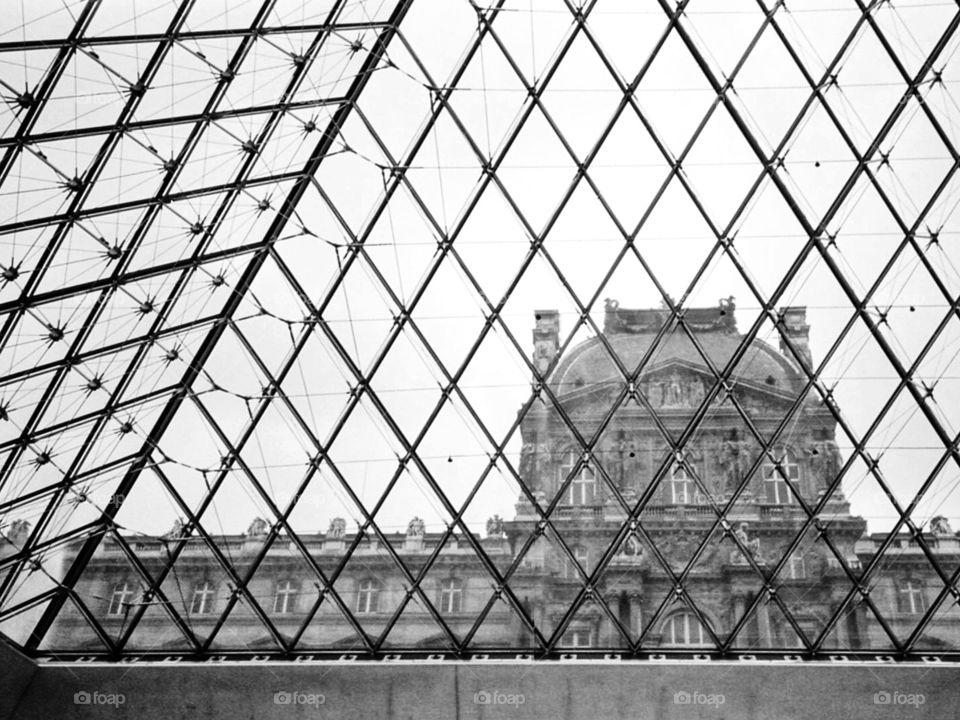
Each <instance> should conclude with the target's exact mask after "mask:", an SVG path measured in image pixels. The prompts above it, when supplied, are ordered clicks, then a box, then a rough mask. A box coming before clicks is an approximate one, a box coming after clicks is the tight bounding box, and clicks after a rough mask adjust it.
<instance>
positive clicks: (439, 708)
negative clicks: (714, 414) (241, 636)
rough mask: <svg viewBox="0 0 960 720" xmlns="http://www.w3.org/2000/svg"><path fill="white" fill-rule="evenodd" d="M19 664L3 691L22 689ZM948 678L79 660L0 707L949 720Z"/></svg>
mask: <svg viewBox="0 0 960 720" xmlns="http://www.w3.org/2000/svg"><path fill="white" fill-rule="evenodd" d="M18 667H19V666H11V667H10V668H8V669H6V670H5V673H6V674H5V677H8V676H9V677H10V678H12V679H13V680H14V682H15V683H19V684H15V685H7V684H6V682H5V683H4V686H3V692H2V693H0V695H3V696H6V697H8V698H9V697H14V696H16V695H17V694H18V693H19V690H18V688H22V687H23V681H24V677H27V676H26V674H23V675H22V676H20V675H17V669H18ZM958 679H960V667H958V666H957V665H947V664H931V665H889V664H884V663H869V664H868V663H857V664H850V665H836V664H829V663H823V664H802V665H801V664H799V663H796V664H795V663H787V662H780V663H765V664H760V663H750V662H724V663H721V662H704V663H690V662H688V663H685V664H681V663H667V662H656V663H655V662H649V661H646V662H644V661H638V662H609V663H603V662H600V663H592V664H590V663H577V662H548V663H533V662H530V663H523V662H509V663H506V662H493V661H466V662H457V663H454V662H442V661H441V662H427V661H423V662H417V661H411V662H396V663H392V662H389V661H384V662H378V663H357V662H354V663H351V662H341V663H329V662H317V663H289V664H266V663H263V664H256V663H216V664H212V663H203V664H192V665H187V664H169V665H166V666H163V665H157V664H151V665H148V664H139V663H138V664H129V665H124V664H117V665H94V664H83V663H80V664H70V665H69V666H67V665H42V666H41V667H40V668H39V670H38V671H37V672H36V673H35V674H34V675H33V678H32V682H30V681H29V678H28V680H27V682H29V684H28V686H27V687H26V690H25V692H23V693H22V695H21V696H20V697H19V701H18V702H17V704H16V708H15V709H14V710H13V712H12V714H11V713H10V712H9V709H10V703H9V701H7V702H6V703H5V704H4V705H3V706H0V707H3V709H4V711H5V712H6V714H4V715H0V717H3V719H4V720H6V718H7V717H13V718H18V719H19V718H28V719H31V720H32V719H33V718H37V719H40V718H112V719H116V720H119V719H121V718H136V719H138V720H153V719H154V718H157V719H158V720H159V719H160V718H163V720H171V719H173V718H175V719H181V718H183V719H186V718H191V719H193V718H211V719H213V718H217V719H219V718H223V719H224V720H235V719H237V718H277V719H279V720H297V719H300V718H350V719H353V718H367V719H371V720H372V719H378V720H379V719H380V718H384V719H393V718H396V719H398V720H399V719H401V718H403V719H407V718H416V719H417V720H429V719H431V718H443V719H444V720H487V719H493V718H507V719H510V720H514V719H516V720H523V719H528V718H530V719H532V718H549V719H550V720H554V719H556V720H574V719H576V720H581V719H588V720H593V719H597V720H607V719H608V718H609V719H614V718H624V719H626V718H629V719H630V720H646V719H648V718H649V719H651V720H653V719H656V720H673V719H686V718H713V719H717V720H719V719H720V718H723V719H725V720H732V719H734V718H744V719H749V720H766V719H770V720H790V719H792V718H816V720H834V719H835V718H843V719H844V720H859V719H860V718H863V719H864V720H866V719H867V718H869V719H870V720H883V719H884V718H890V719H891V720H893V719H894V718H896V719H897V720H900V719H902V718H934V719H936V720H947V719H948V718H949V719H952V718H955V717H957V714H956V713H957V707H958V700H960V690H958V685H960V683H958V682H957V681H958ZM878 693H880V694H881V695H878ZM883 693H886V694H885V695H884V694H883ZM888 698H889V699H890V700H891V701H892V702H890V703H889V704H884V703H883V702H882V701H883V700H885V699H888ZM878 700H879V701H881V702H880V703H879V704H878V702H877V701H878ZM83 701H89V703H88V704H83ZM485 701H486V702H485Z"/></svg>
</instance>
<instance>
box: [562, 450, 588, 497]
mask: <svg viewBox="0 0 960 720" xmlns="http://www.w3.org/2000/svg"><path fill="white" fill-rule="evenodd" d="M579 460H580V456H579V455H578V454H577V453H576V452H575V451H573V450H568V451H567V452H566V453H565V454H564V456H563V460H562V462H561V463H560V469H559V476H560V477H559V481H558V482H559V484H561V485H562V484H563V481H564V480H566V479H567V476H568V475H569V474H570V473H571V472H573V468H574V467H576V465H577V463H578V462H579ZM596 495H597V476H596V473H595V472H594V470H593V468H592V467H590V465H589V464H586V463H584V464H583V465H582V466H581V468H580V472H578V473H577V474H576V475H574V477H573V479H572V480H571V481H570V484H569V485H568V486H567V503H568V504H570V505H592V504H593V501H594V499H595V498H596Z"/></svg>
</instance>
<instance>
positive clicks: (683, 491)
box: [670, 463, 697, 505]
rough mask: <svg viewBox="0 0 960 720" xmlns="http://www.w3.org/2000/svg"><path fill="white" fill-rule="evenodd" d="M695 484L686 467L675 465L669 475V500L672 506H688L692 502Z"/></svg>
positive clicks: (695, 488)
mask: <svg viewBox="0 0 960 720" xmlns="http://www.w3.org/2000/svg"><path fill="white" fill-rule="evenodd" d="M696 492H697V484H696V483H695V482H694V481H693V476H692V475H691V474H690V470H689V469H688V467H687V466H686V465H682V464H680V463H677V464H675V465H674V466H673V470H672V471H671V473H670V500H671V502H672V503H673V504H674V505H690V504H692V503H693V502H694V497H695V496H696Z"/></svg>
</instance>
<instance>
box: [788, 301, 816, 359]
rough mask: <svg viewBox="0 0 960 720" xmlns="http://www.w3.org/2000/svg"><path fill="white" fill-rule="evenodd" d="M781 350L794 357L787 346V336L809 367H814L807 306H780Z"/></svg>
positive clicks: (791, 357) (789, 356)
mask: <svg viewBox="0 0 960 720" xmlns="http://www.w3.org/2000/svg"><path fill="white" fill-rule="evenodd" d="M780 324H781V328H780V331H781V335H780V352H781V353H782V354H783V355H784V356H786V357H788V358H790V359H793V358H794V355H793V353H792V352H790V348H789V347H787V342H786V338H790V342H791V344H792V345H793V347H794V348H795V349H796V351H797V353H798V354H799V355H800V357H801V358H802V360H803V363H804V365H806V367H807V368H808V369H811V370H812V369H813V356H812V355H811V354H810V326H809V325H808V324H807V308H806V306H805V305H804V306H795V307H785V308H780Z"/></svg>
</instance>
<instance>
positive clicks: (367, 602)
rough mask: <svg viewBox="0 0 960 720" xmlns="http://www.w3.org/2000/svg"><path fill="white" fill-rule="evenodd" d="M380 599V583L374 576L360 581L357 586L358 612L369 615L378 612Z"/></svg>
mask: <svg viewBox="0 0 960 720" xmlns="http://www.w3.org/2000/svg"><path fill="white" fill-rule="evenodd" d="M379 600H380V583H378V582H377V581H376V580H374V579H373V578H366V579H365V580H361V581H360V585H359V586H358V588H357V614H358V615H369V614H370V613H375V612H377V604H378V603H379Z"/></svg>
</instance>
